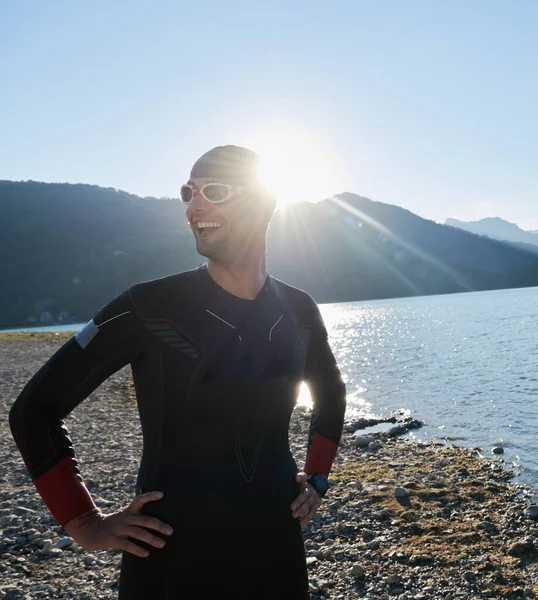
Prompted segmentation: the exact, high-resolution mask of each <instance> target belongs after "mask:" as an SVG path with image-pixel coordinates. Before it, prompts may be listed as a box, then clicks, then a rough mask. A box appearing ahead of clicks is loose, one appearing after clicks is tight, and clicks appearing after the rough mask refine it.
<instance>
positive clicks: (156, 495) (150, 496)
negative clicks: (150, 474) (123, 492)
mask: <svg viewBox="0 0 538 600" xmlns="http://www.w3.org/2000/svg"><path fill="white" fill-rule="evenodd" d="M163 496H164V494H163V493H162V492H158V491H155V492H147V493H146V494H140V495H139V496H137V497H136V498H135V499H134V500H133V501H132V502H131V504H130V505H129V512H135V513H138V512H140V511H141V510H142V507H143V506H144V505H145V504H147V503H148V502H155V501H156V500H160V499H161V498H162V497H163Z"/></svg>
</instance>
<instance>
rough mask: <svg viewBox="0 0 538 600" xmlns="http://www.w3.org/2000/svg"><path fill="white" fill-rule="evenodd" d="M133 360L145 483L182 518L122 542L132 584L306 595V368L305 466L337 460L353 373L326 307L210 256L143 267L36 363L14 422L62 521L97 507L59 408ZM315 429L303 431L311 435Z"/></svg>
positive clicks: (179, 591) (162, 508)
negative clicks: (160, 544) (228, 277)
mask: <svg viewBox="0 0 538 600" xmlns="http://www.w3.org/2000/svg"><path fill="white" fill-rule="evenodd" d="M129 363H130V364H131V368H132V373H133V380H134V384H135V388H136V395H137V401H138V409H139V413H140V418H141V424H142V430H143V440H144V444H143V456H142V461H141V465H140V470H139V474H138V480H137V493H141V492H148V491H151V490H161V491H163V492H164V498H163V499H162V500H160V501H157V502H151V503H149V504H148V505H146V509H145V512H147V513H148V514H152V515H154V516H156V517H158V518H160V519H162V520H163V521H164V522H166V523H169V524H170V525H172V527H173V528H174V534H173V535H172V536H171V537H170V538H166V539H167V544H166V547H165V548H164V549H155V548H152V549H151V551H150V556H149V557H148V558H138V557H135V556H134V555H131V554H128V553H124V555H123V558H122V570H121V578H120V598H121V599H122V600H132V599H139V598H151V599H155V600H160V599H163V600H164V599H171V598H188V599H197V598H204V599H205V598H213V597H214V595H215V594H217V593H218V594H221V593H222V594H225V595H228V592H230V593H231V595H232V597H234V598H256V599H261V598H279V599H287V598H289V599H290V600H291V599H293V600H299V599H303V598H308V582H307V574H306V565H305V556H304V547H303V538H302V531H301V526H300V524H299V520H298V519H294V518H293V517H292V515H291V510H290V504H291V502H292V501H293V499H294V498H295V497H296V496H297V495H298V493H299V486H298V484H297V483H296V482H295V475H296V473H297V471H298V470H299V469H298V467H297V465H296V463H295V460H294V458H293V456H292V454H291V452H290V448H289V442H288V425H289V419H290V415H291V412H292V410H293V407H294V405H295V402H296V398H297V393H298V388H299V385H300V383H301V381H306V383H307V384H308V386H309V388H310V391H311V394H312V398H313V404H314V410H313V415H312V422H311V427H310V434H309V439H308V452H307V460H306V465H304V470H305V471H306V472H307V473H311V472H320V473H324V474H325V475H328V473H329V470H330V468H331V465H332V462H333V460H334V456H335V453H336V450H337V446H338V443H339V440H340V436H341V432H342V425H343V419H344V411H345V386H344V383H343V381H342V379H341V376H340V372H339V369H338V367H337V365H336V362H335V359H334V356H333V354H332V352H331V349H330V347H329V344H328V341H327V332H326V329H325V327H324V325H323V322H322V319H321V316H320V312H319V309H318V307H317V305H316V303H315V302H314V300H313V299H312V298H311V297H310V296H309V295H308V294H306V293H305V292H303V291H301V290H298V289H296V288H293V287H291V286H289V285H287V284H285V283H283V282H280V281H278V280H276V279H275V278H273V277H271V276H268V277H267V279H266V282H265V285H264V287H263V289H262V290H261V292H260V293H259V294H258V296H257V297H256V299H255V300H245V299H242V298H238V297H237V296H234V295H231V294H229V293H228V292H226V291H225V290H224V289H222V288H221V287H220V286H218V285H217V284H216V283H215V282H214V281H213V280H212V278H211V276H210V275H209V272H208V269H207V266H206V265H203V266H201V267H199V268H197V269H194V270H192V271H187V272H184V273H179V274H176V275H171V276H169V277H164V278H161V279H157V280H153V281H148V282H143V283H140V284H137V285H135V286H133V287H132V288H130V289H129V290H128V291H126V292H124V293H123V294H121V295H120V296H118V297H117V298H116V299H115V300H113V301H112V302H110V303H109V304H107V305H106V306H105V307H104V308H103V309H102V310H101V311H99V312H98V313H97V315H96V316H95V318H94V319H93V320H92V321H90V323H88V325H86V326H85V327H84V328H83V329H82V330H81V331H80V332H79V333H77V335H76V336H74V337H73V338H71V340H69V341H68V342H67V343H66V344H64V346H62V347H61V348H60V349H59V350H58V351H57V352H56V353H55V354H54V356H53V357H52V358H51V359H50V360H49V361H48V362H47V363H46V364H45V365H44V366H43V367H42V368H41V369H40V370H39V371H38V372H37V373H36V374H35V375H34V377H33V378H32V379H31V380H30V381H29V382H28V384H27V385H26V387H25V388H24V389H23V391H22V392H21V394H20V395H19V397H18V399H17V400H16V402H15V404H14V405H13V407H12V409H11V411H10V424H11V428H12V432H13V435H14V437H15V440H16V442H17V444H18V446H19V448H20V450H21V453H22V455H23V457H24V460H25V462H26V465H27V467H28V469H29V472H30V474H31V476H32V479H33V480H34V483H35V485H36V487H37V489H38V491H39V492H40V494H41V495H42V497H43V499H44V500H45V502H46V504H47V506H48V507H49V508H50V510H51V512H52V514H53V515H54V517H55V518H56V519H57V520H58V522H59V523H60V524H61V525H64V524H65V523H67V522H68V521H69V520H70V519H72V518H74V517H76V516H78V515H80V514H82V513H83V512H86V511H88V510H90V509H92V508H93V507H94V504H93V502H92V500H91V497H90V495H89V493H88V491H87V490H86V488H85V486H84V483H83V482H82V478H81V476H80V474H79V471H78V467H77V462H76V456H75V452H74V450H73V447H72V445H71V441H70V439H69V436H68V432H67V430H66V429H65V427H64V424H63V421H62V419H63V418H64V417H65V416H66V415H67V414H68V413H69V412H70V411H71V410H73V409H74V408H75V407H76V406H77V404H79V403H80V402H81V401H82V400H83V399H84V398H86V397H87V396H88V395H89V394H90V393H91V392H92V391H93V390H94V389H95V388H96V387H97V386H98V385H100V384H101V383H102V382H103V381H104V380H105V379H106V378H107V377H109V376H110V375H111V374H112V373H114V372H115V371H117V370H119V369H120V368H122V367H124V366H125V365H127V364H129ZM305 442H306V440H305Z"/></svg>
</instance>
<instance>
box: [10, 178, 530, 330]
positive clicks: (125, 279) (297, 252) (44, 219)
mask: <svg viewBox="0 0 538 600" xmlns="http://www.w3.org/2000/svg"><path fill="white" fill-rule="evenodd" d="M0 211H1V213H0V214H1V215H2V218H1V219H0V258H1V261H0V283H1V287H0V328H9V327H20V326H28V325H42V324H56V323H69V322H75V321H76V322H80V321H85V320H88V319H90V318H91V317H92V316H93V314H95V312H96V311H97V310H98V309H99V308H101V306H103V305H104V304H105V303H106V302H108V301H109V300H110V299H112V298H113V297H115V296H116V295H117V294H119V293H120V292H122V291H123V290H125V289H126V288H128V287H129V286H131V285H133V284H134V283H137V282H139V281H144V280H148V279H154V278H157V277H163V276H166V275H169V274H172V273H176V272H179V271H182V270H186V269H190V268H194V267H196V266H197V265H199V264H201V263H202V262H204V261H205V259H204V258H203V257H201V256H199V255H198V254H197V253H196V251H195V247H194V241H193V239H192V233H191V231H190V228H189V226H188V224H187V222H186V219H185V210H184V207H183V206H182V205H181V202H180V201H179V200H177V199H174V198H148V197H146V198H142V197H139V196H135V195H133V194H128V193H126V192H123V191H121V190H116V189H113V188H102V187H98V186H92V185H85V184H66V183H41V182H34V181H26V182H12V181H0ZM533 248H534V247H533ZM268 268H269V271H270V273H271V274H272V275H273V276H275V277H277V278H279V279H282V280H284V281H286V282H288V283H290V284H292V285H295V286H297V287H299V288H301V289H304V290H306V291H307V292H309V293H310V294H311V295H312V296H313V297H314V298H315V299H316V300H317V301H318V302H320V303H327V302H350V301H360V300H372V299H380V298H394V297H405V296H416V295H427V294H443V293H452V292H465V291H473V290H488V289H501V288H510V287H525V286H536V285H538V255H537V254H536V253H535V252H532V251H530V250H529V249H528V248H526V247H525V248H523V247H521V248H520V247H515V246H514V245H511V244H507V243H504V242H501V241H498V240H494V239H491V238H488V237H484V236H480V235H475V234H473V233H470V232H468V231H464V230H462V229H459V228H456V227H452V226H448V225H443V224H439V223H435V222H433V221H429V220H426V219H423V218H421V217H419V216H417V215H415V214H413V213H411V212H410V211H408V210H405V209H403V208H400V207H398V206H393V205H389V204H384V203H381V202H375V201H372V200H370V199H368V198H364V197H362V196H358V195H356V194H351V193H343V194H339V195H338V196H336V197H334V198H331V199H327V200H323V201H321V202H318V203H310V202H304V203H298V204H294V205H290V206H288V207H286V208H285V209H281V210H278V211H277V212H276V213H275V215H274V217H273V220H272V221H271V225H270V227H269V231H268Z"/></svg>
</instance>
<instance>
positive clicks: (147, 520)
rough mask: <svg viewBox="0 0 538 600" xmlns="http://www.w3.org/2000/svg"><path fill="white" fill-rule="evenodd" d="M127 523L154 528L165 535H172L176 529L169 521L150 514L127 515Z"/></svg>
mask: <svg viewBox="0 0 538 600" xmlns="http://www.w3.org/2000/svg"><path fill="white" fill-rule="evenodd" d="M125 523H126V524H127V525H135V526H137V527H146V528H147V529H153V530H154V531H158V532H159V533H162V534H164V535H172V534H173V533H174V530H173V529H172V527H170V525H168V524H167V523H163V522H162V521H159V519H156V518H155V517H150V516H149V515H133V514H131V515H126V517H125Z"/></svg>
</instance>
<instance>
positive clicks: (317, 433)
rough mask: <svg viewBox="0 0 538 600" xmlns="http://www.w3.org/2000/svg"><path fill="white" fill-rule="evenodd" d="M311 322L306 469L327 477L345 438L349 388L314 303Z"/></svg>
mask: <svg viewBox="0 0 538 600" xmlns="http://www.w3.org/2000/svg"><path fill="white" fill-rule="evenodd" d="M312 302H314V301H313V300H312ZM310 321H311V322H312V323H313V325H312V331H311V336H310V343H309V346H308V352H307V356H306V364H305V374H304V380H305V383H306V384H307V386H308V388H309V390H310V395H311V396H312V404H313V410H312V419H311V423H310V431H309V436H308V451H307V455H306V464H305V469H304V470H305V473H308V474H310V473H322V474H323V475H325V476H326V477H328V476H329V472H330V470H331V467H332V464H333V461H334V458H335V456H336V451H337V449H338V444H339V443H340V438H341V436H342V429H343V425H344V416H345V410H346V387H345V384H344V382H343V380H342V377H341V374H340V370H339V368H338V365H337V363H336V359H335V358H334V355H333V353H332V350H331V347H330V345H329V340H328V335H327V329H326V328H325V324H324V323H323V319H322V316H321V313H320V311H319V308H318V307H317V305H315V303H314V306H313V307H312V308H311V319H310Z"/></svg>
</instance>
